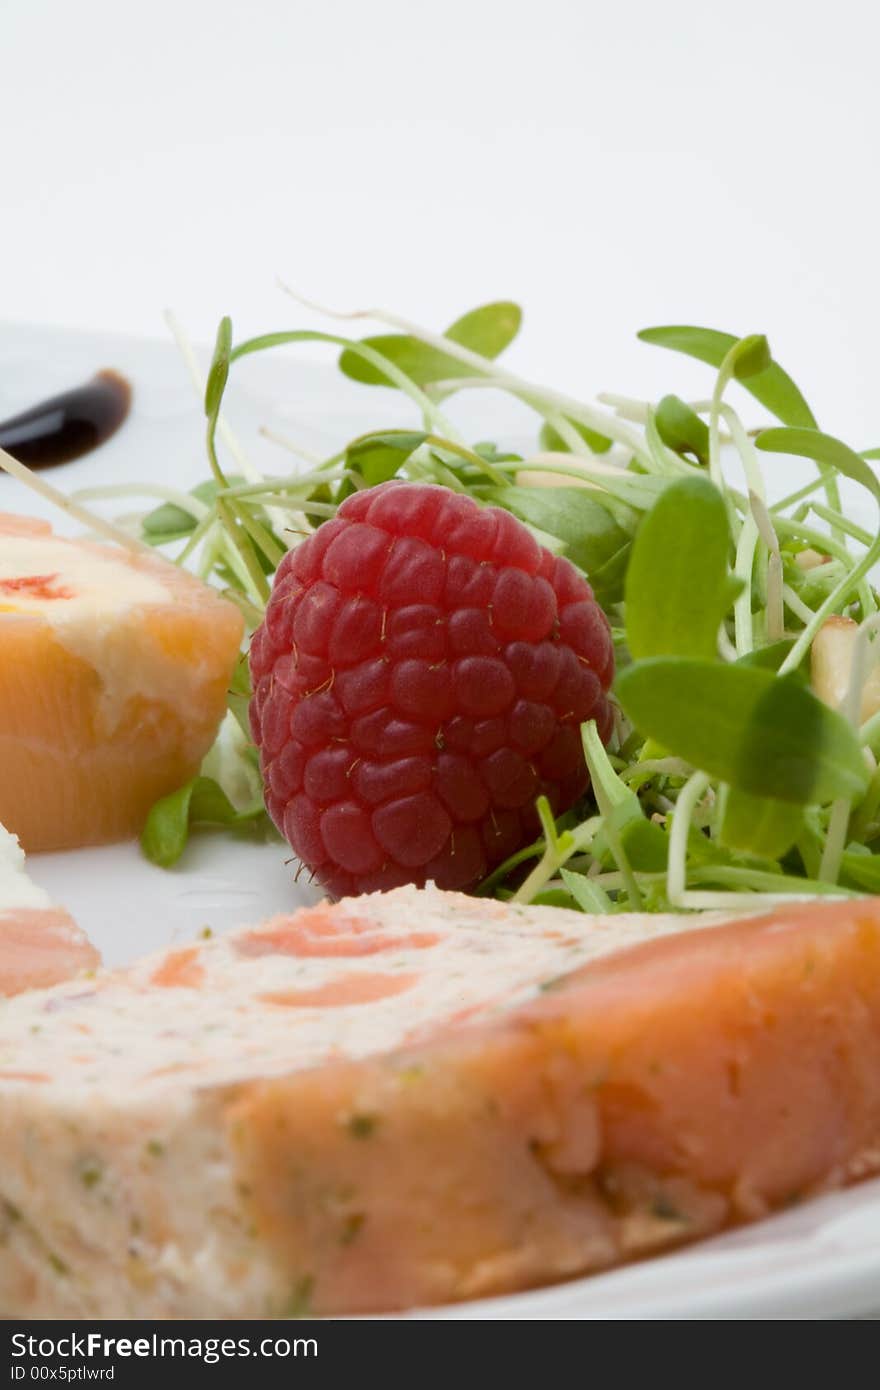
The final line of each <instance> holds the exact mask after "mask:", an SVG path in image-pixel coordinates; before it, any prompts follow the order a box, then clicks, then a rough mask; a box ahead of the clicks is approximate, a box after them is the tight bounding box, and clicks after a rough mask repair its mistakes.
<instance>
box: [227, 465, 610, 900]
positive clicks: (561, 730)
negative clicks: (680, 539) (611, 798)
mask: <svg viewBox="0 0 880 1390" xmlns="http://www.w3.org/2000/svg"><path fill="white" fill-rule="evenodd" d="M250 668H251V679H252V682H253V689H254V696H253V699H252V701H251V707H250V715H251V727H252V730H253V735H254V739H255V741H256V744H257V746H258V748H259V750H260V756H261V764H262V769H263V780H264V784H265V788H266V805H267V807H268V809H269V812H270V814H271V816H272V819H273V820H274V822H275V824H276V825H277V826H278V828H279V830H280V831H281V832H282V834H283V835H284V836H285V838H286V839H287V840H288V841H289V842H290V844H291V846H292V848H293V849H294V851H295V852H296V854H297V855H298V856H299V858H300V859H301V860H302V862H303V863H304V864H305V865H306V866H307V867H308V868H309V869H310V870H311V871H312V872H313V873H314V875H315V876H316V878H317V879H318V881H319V882H320V883H322V884H323V885H324V887H326V889H327V890H328V892H329V893H331V894H332V895H333V896H335V897H342V896H343V895H346V894H354V893H369V892H373V891H375V890H377V889H387V888H394V887H397V886H398V885H400V884H403V883H416V884H420V885H421V884H424V883H426V882H427V881H429V880H433V881H434V882H435V883H436V884H437V885H438V886H439V887H441V888H450V889H452V888H457V889H468V888H472V887H473V886H474V885H475V884H476V883H478V882H479V880H480V879H481V878H482V877H483V876H484V875H485V874H486V873H487V872H488V871H489V870H491V869H492V868H493V867H494V866H495V865H497V864H499V863H501V862H502V860H504V859H505V858H507V857H508V856H509V855H510V854H512V853H513V852H514V851H515V850H517V849H519V848H520V847H521V846H522V845H524V844H526V843H528V842H529V840H530V839H532V838H534V836H535V833H536V831H537V829H538V822H537V818H536V815H535V810H534V803H535V798H536V797H537V796H538V795H540V794H541V793H543V794H544V795H545V796H546V797H547V799H548V801H549V803H550V805H551V807H552V808H553V811H554V813H555V814H559V813H560V812H562V811H564V810H566V809H567V808H568V807H569V806H571V805H572V803H573V802H574V801H576V800H577V798H578V797H579V796H580V795H581V794H582V793H583V792H584V790H585V788H586V786H587V781H588V778H587V770H586V767H585V764H584V758H583V751H582V747H581V741H580V731H579V725H580V724H581V722H582V721H583V720H585V719H595V720H596V722H597V725H598V728H599V732H600V734H601V736H602V738H603V739H606V738H607V737H608V735H609V733H610V731H611V724H612V713H611V706H610V702H609V700H608V695H607V692H608V689H609V686H610V684H611V680H612V677H613V674H614V654H613V647H612V643H611V633H610V630H609V626H608V621H607V619H606V617H605V615H604V613H603V612H602V610H601V608H600V607H599V605H598V603H597V602H596V600H595V599H594V598H593V593H592V590H591V589H590V586H589V585H588V584H587V583H586V581H585V580H584V579H583V578H582V577H581V575H580V574H579V573H578V571H577V570H576V569H575V568H574V566H573V565H572V564H570V562H569V561H568V560H565V559H561V558H558V557H556V556H554V555H551V554H550V552H549V551H548V550H545V549H543V548H542V547H541V546H539V545H538V543H537V541H535V540H534V538H533V537H532V535H531V534H530V533H529V531H527V530H526V528H525V527H524V526H523V525H522V524H521V523H520V522H519V521H517V520H516V519H515V518H514V517H513V516H511V515H510V513H509V512H506V511H503V510H502V509H500V508H497V507H480V506H478V505H477V503H476V502H474V501H473V500H472V499H471V498H469V497H466V496H464V495H462V494H459V493H455V492H451V491H449V489H447V488H444V487H439V486H435V485H433V484H422V483H400V482H391V483H384V484H382V485H381V486H379V487H374V488H370V489H368V490H365V491H363V492H358V493H356V494H354V495H353V496H351V497H349V498H347V500H346V501H345V502H343V504H342V505H341V507H340V508H339V511H338V512H337V514H336V516H335V518H334V519H333V520H332V521H327V522H325V523H324V524H323V525H322V526H321V527H320V528H319V529H318V530H317V531H316V532H315V534H314V535H313V536H310V537H309V539H308V540H306V541H304V542H303V543H302V545H300V546H298V547H297V548H296V549H295V550H293V551H291V552H290V554H288V555H287V556H285V558H284V560H283V561H282V563H281V565H280V566H279V568H278V572H277V574H276V576H275V584H274V588H273V592H272V597H271V599H270V601H269V605H268V608H267V610H266V616H265V619H264V621H263V623H262V625H261V626H260V628H259V629H258V630H257V632H256V633H255V634H254V638H253V642H252V643H251V650H250Z"/></svg>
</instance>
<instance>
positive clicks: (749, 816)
mask: <svg viewBox="0 0 880 1390" xmlns="http://www.w3.org/2000/svg"><path fill="white" fill-rule="evenodd" d="M802 825H803V811H802V809H801V807H800V806H797V805H795V804H794V803H793V802H791V801H775V800H773V799H772V798H771V797H760V796H752V795H750V793H749V792H744V791H740V789H739V788H738V787H731V788H730V790H729V792H728V794H727V800H726V803H725V806H724V814H723V816H722V818H721V827H720V830H719V833H718V838H719V840H720V841H721V843H722V845H726V846H727V848H728V849H736V850H740V851H742V852H743V853H745V854H758V855H761V856H762V857H763V858H765V859H781V858H782V856H783V855H784V854H785V853H787V851H788V850H789V849H791V847H792V845H793V844H794V842H795V841H796V839H797V838H798V835H799V834H800V832H801V827H802Z"/></svg>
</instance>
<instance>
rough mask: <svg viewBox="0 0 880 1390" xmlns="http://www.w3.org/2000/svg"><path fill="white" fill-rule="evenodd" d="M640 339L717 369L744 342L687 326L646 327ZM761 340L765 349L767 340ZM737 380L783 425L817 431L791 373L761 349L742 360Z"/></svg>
mask: <svg viewBox="0 0 880 1390" xmlns="http://www.w3.org/2000/svg"><path fill="white" fill-rule="evenodd" d="M639 337H640V338H641V340H642V342H643V343H653V344H655V345H656V346H657V347H665V348H671V349H672V350H673V351H674V352H683V353H685V354H686V355H687V356H688V357H696V358H697V360H698V361H700V362H706V363H708V364H709V366H711V367H717V368H721V367H722V366H723V364H724V359H725V358H726V357H727V355H728V353H729V352H730V350H731V348H733V347H735V346H736V343H737V341H740V342H742V341H744V340H743V339H739V340H737V338H735V337H734V336H733V335H732V334H730V333H718V332H716V330H715V329H712V328H693V327H687V326H684V325H673V326H670V327H664V328H643V329H642V331H641V333H639ZM756 339H757V335H756ZM761 341H762V342H763V344H764V347H766V339H763V340H761ZM756 365H757V366H758V370H757V372H756V371H754V370H753V369H754V367H755V366H756ZM737 379H738V380H739V381H741V382H742V384H743V385H744V386H745V388H746V390H747V391H750V392H751V394H752V395H753V396H754V397H755V399H756V400H757V401H760V402H761V404H762V405H763V406H766V408H767V409H768V410H769V411H770V412H771V413H772V414H773V415H775V416H776V418H777V420H781V421H782V422H783V424H786V425H803V426H806V428H808V429H815V428H816V420H815V418H814V416H813V412H812V411H811V410H810V407H809V406H808V405H807V402H806V401H805V399H804V397H803V396H802V395H801V392H800V391H799V389H798V387H797V386H796V385H795V384H794V382H793V381H792V379H791V377H790V376H789V375H788V373H787V372H785V371H783V369H782V367H780V366H779V364H778V362H770V361H768V360H767V359H766V357H765V355H764V350H763V348H762V347H759V348H758V349H757V350H756V352H755V353H754V354H750V353H747V354H746V355H745V356H744V357H743V358H741V359H740V368H739V372H738V373H737Z"/></svg>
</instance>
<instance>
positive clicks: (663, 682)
mask: <svg viewBox="0 0 880 1390" xmlns="http://www.w3.org/2000/svg"><path fill="white" fill-rule="evenodd" d="M615 689H616V692H617V695H618V698H619V700H620V702H621V704H622V706H623V709H624V712H625V713H626V714H627V716H628V717H629V719H631V720H632V723H633V724H634V725H635V726H636V727H637V728H638V729H639V730H640V731H641V732H642V733H643V734H645V735H646V736H647V737H650V738H653V739H656V740H657V742H658V743H661V744H662V745H663V746H664V747H665V748H667V749H668V750H669V751H670V753H673V754H675V755H677V756H678V757H681V758H684V759H685V761H686V762H688V763H690V764H691V765H692V766H693V767H696V768H700V769H701V770H702V771H704V772H707V773H709V774H710V775H711V776H712V777H717V778H718V779H719V780H720V781H722V782H728V783H730V785H731V786H735V787H739V788H740V789H741V790H742V791H744V792H749V793H750V794H751V795H752V796H760V797H774V798H778V799H779V800H781V801H792V802H795V803H796V804H798V805H809V804H811V803H814V802H824V801H830V800H832V799H833V798H834V797H839V796H845V797H854V796H856V795H858V794H859V793H860V792H863V791H864V789H865V787H866V786H867V782H868V773H867V769H866V767H865V763H864V759H863V757H862V751H861V746H860V744H859V741H858V737H857V735H856V733H855V730H854V729H853V728H852V726H851V725H850V724H848V723H847V721H846V720H845V719H844V717H843V715H841V714H838V713H837V711H836V710H832V709H829V707H828V706H827V705H825V704H823V702H822V701H821V700H820V699H819V698H818V697H817V696H816V695H814V694H813V693H812V691H810V690H807V689H805V687H804V686H803V685H802V683H801V682H800V681H798V680H796V679H792V678H791V677H787V678H786V677H780V676H778V675H776V674H775V673H774V672H772V671H767V670H765V669H762V668H761V667H757V666H742V665H725V664H723V663H720V662H709V661H699V660H695V659H693V658H687V657H650V658H648V659H647V660H644V661H638V662H636V663H635V664H634V665H633V666H630V667H628V668H627V669H626V670H624V671H621V672H620V675H619V676H618V678H617V682H616V686H615Z"/></svg>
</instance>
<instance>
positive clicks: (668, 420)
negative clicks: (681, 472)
mask: <svg viewBox="0 0 880 1390" xmlns="http://www.w3.org/2000/svg"><path fill="white" fill-rule="evenodd" d="M654 421H655V424H656V425H657V432H658V434H659V435H660V438H661V439H662V440H663V443H664V444H665V445H666V446H667V448H669V449H672V450H673V452H674V453H676V454H681V455H690V456H691V457H692V458H695V459H696V460H697V462H698V463H701V464H703V465H704V466H705V465H706V464H708V462H709V426H708V425H707V424H706V422H705V420H701V419H700V417H699V415H697V413H696V411H694V410H691V408H690V406H689V405H687V404H686V403H685V402H684V401H683V400H681V399H680V397H679V396H664V397H663V399H662V401H661V402H660V404H659V405H658V406H657V409H656V411H655V412H654Z"/></svg>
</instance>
